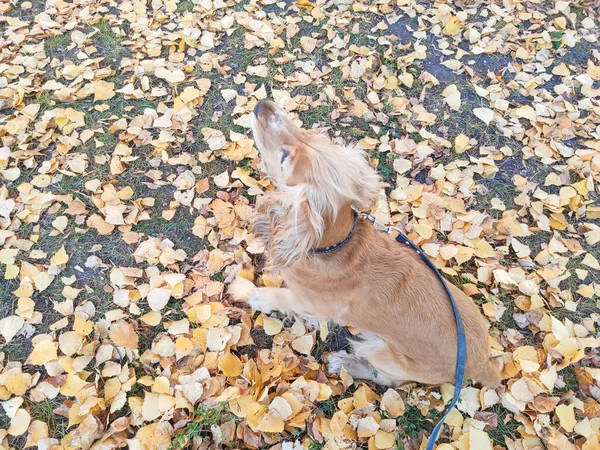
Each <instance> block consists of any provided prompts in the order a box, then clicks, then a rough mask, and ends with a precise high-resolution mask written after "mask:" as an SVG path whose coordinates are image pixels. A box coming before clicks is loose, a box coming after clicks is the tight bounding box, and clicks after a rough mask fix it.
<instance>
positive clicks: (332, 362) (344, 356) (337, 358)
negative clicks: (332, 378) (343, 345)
mask: <svg viewBox="0 0 600 450" xmlns="http://www.w3.org/2000/svg"><path fill="white" fill-rule="evenodd" d="M348 358H350V355H349V354H348V352H346V351H344V350H342V351H339V352H335V353H332V354H331V355H329V357H328V358H327V370H328V371H329V373H331V374H336V375H339V374H340V371H341V370H342V366H343V365H344V364H347V363H348Z"/></svg>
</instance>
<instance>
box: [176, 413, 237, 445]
mask: <svg viewBox="0 0 600 450" xmlns="http://www.w3.org/2000/svg"><path fill="white" fill-rule="evenodd" d="M226 410H227V403H221V404H219V405H218V406H217V407H215V408H211V407H208V406H206V405H199V406H198V408H197V409H196V411H194V413H193V415H192V419H191V421H190V422H189V423H188V424H187V426H186V427H185V429H184V431H183V432H182V433H178V434H176V435H175V437H174V438H173V441H172V443H171V445H170V446H169V450H183V449H185V448H187V447H188V444H189V442H191V441H192V440H193V439H199V440H203V439H207V438H211V437H212V434H211V426H213V425H220V424H221V423H222V421H223V420H224V419H225V418H227V413H226Z"/></svg>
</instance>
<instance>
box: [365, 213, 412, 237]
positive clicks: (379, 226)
mask: <svg viewBox="0 0 600 450" xmlns="http://www.w3.org/2000/svg"><path fill="white" fill-rule="evenodd" d="M359 216H361V217H362V218H364V219H366V220H368V221H369V222H371V223H372V224H373V226H374V227H375V228H377V229H378V230H380V231H383V232H384V233H386V234H392V231H397V232H398V233H402V230H401V229H400V228H398V227H392V226H387V225H384V224H383V223H381V222H380V221H378V220H377V219H376V218H375V216H374V215H373V214H367V213H359Z"/></svg>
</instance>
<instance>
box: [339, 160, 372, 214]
mask: <svg viewBox="0 0 600 450" xmlns="http://www.w3.org/2000/svg"><path fill="white" fill-rule="evenodd" d="M367 156H368V155H367V153H366V152H364V151H363V150H361V149H359V148H346V149H345V155H344V158H340V162H339V163H338V164H339V165H340V167H339V171H340V173H342V174H345V178H346V185H347V186H348V187H347V188H346V192H347V193H348V199H349V200H350V201H351V203H352V206H353V207H354V209H356V210H358V211H366V210H369V209H370V208H371V207H372V206H373V204H374V203H375V200H376V199H377V196H378V195H379V190H380V189H381V179H380V178H379V175H378V174H377V171H376V170H375V169H374V168H373V167H372V166H371V164H370V163H369V160H368V157H367Z"/></svg>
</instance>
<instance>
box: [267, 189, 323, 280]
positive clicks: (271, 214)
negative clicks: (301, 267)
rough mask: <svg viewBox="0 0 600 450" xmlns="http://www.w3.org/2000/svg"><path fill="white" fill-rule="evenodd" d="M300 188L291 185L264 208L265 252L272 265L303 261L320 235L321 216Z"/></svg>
mask: <svg viewBox="0 0 600 450" xmlns="http://www.w3.org/2000/svg"><path fill="white" fill-rule="evenodd" d="M303 194H304V188H303V187H302V186H301V187H297V188H292V189H291V191H288V192H287V193H285V194H284V195H281V196H279V198H278V201H276V202H272V203H271V204H269V205H268V207H267V208H266V211H265V213H266V217H267V218H268V222H269V225H270V235H269V238H268V240H267V255H268V260H269V263H270V265H271V266H272V268H273V269H281V268H284V267H289V266H292V265H295V264H298V263H299V262H301V261H303V260H304V259H305V258H306V257H307V256H308V255H309V254H310V250H311V249H312V248H314V247H316V246H317V245H318V243H319V241H320V239H321V236H322V230H323V219H322V217H321V216H320V215H319V214H317V213H316V212H315V211H313V209H312V208H311V206H310V203H309V201H308V200H307V198H306V197H305V196H304V195H303Z"/></svg>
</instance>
